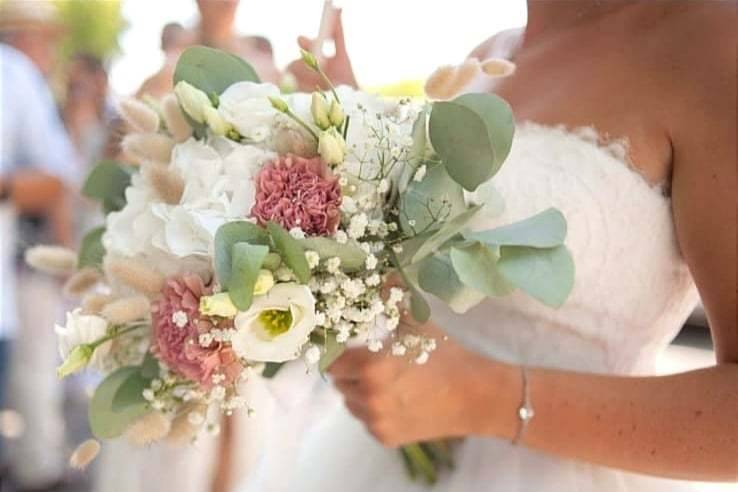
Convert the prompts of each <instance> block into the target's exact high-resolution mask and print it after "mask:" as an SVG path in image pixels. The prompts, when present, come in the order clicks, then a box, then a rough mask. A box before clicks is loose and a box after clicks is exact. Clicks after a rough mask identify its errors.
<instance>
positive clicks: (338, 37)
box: [333, 9, 346, 57]
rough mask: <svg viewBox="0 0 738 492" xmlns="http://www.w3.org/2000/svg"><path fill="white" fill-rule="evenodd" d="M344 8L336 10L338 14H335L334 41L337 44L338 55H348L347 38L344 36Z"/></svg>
mask: <svg viewBox="0 0 738 492" xmlns="http://www.w3.org/2000/svg"><path fill="white" fill-rule="evenodd" d="M342 15H343V10H340V9H339V10H338V11H336V15H334V16H333V42H334V43H335V44H336V57H339V56H341V57H345V56H346V40H345V39H344V37H343V21H342V20H341V16H342Z"/></svg>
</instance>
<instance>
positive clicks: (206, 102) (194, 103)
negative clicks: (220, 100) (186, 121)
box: [174, 80, 213, 123]
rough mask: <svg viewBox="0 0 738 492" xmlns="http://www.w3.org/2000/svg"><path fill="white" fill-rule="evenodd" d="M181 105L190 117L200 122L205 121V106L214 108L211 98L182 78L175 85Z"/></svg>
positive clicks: (175, 92)
mask: <svg viewBox="0 0 738 492" xmlns="http://www.w3.org/2000/svg"><path fill="white" fill-rule="evenodd" d="M174 94H175V95H176V96H177V100H178V101H179V105H180V106H182V109H183V110H184V112H185V113H187V114H188V115H189V116H190V118H192V119H193V120H195V121H196V122H198V123H204V122H205V112H204V111H205V108H212V107H213V104H212V103H211V102H210V98H209V97H208V96H207V94H205V93H204V92H203V91H201V90H200V89H198V88H197V87H195V86H193V85H191V84H189V83H187V82H185V81H184V80H181V81H179V82H177V85H176V86H174Z"/></svg>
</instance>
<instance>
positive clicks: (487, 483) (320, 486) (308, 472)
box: [240, 123, 734, 492]
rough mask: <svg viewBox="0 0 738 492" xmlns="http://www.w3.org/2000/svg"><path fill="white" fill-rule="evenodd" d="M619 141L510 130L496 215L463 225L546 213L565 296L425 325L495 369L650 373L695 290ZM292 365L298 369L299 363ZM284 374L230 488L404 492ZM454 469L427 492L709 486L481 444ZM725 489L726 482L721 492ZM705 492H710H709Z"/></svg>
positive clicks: (308, 387)
mask: <svg viewBox="0 0 738 492" xmlns="http://www.w3.org/2000/svg"><path fill="white" fill-rule="evenodd" d="M626 150H627V149H626V147H625V145H624V144H623V143H622V142H612V143H607V142H601V141H599V139H598V135H597V133H596V132H595V131H594V130H592V129H580V130H566V129H563V128H554V127H549V126H542V125H538V124H535V123H523V124H521V125H520V126H519V128H518V130H517V134H516V136H515V139H514V142H513V148H512V151H511V155H510V157H509V160H508V161H507V162H506V163H505V165H504V166H503V168H502V170H501V171H500V172H499V173H498V175H497V176H496V177H495V178H494V180H493V181H494V183H495V186H496V188H497V189H498V191H499V192H500V193H501V194H502V195H503V197H504V198H505V202H506V208H505V211H504V212H503V213H502V215H501V216H498V217H495V218H492V217H482V219H480V220H479V221H478V223H476V224H475V225H474V227H475V228H489V227H494V226H497V225H501V224H505V223H508V222H512V221H515V220H519V219H523V218H525V217H528V216H531V215H533V214H535V213H537V212H540V211H542V210H544V209H546V208H548V207H550V206H554V207H558V208H559V209H560V210H561V211H562V212H563V213H564V215H565V216H566V218H567V221H568V226H569V233H568V237H567V246H568V247H569V248H570V250H571V252H572V254H573V256H574V260H575V263H576V268H577V273H576V283H575V287H574V290H573V292H572V294H571V297H570V298H569V300H568V301H567V302H566V304H565V305H564V306H563V307H561V308H560V309H558V310H555V309H551V308H548V307H545V306H543V305H541V304H539V303H538V302H536V301H535V300H532V299H531V298H529V297H527V296H525V295H523V294H518V293H516V294H514V295H512V296H510V297H507V298H502V299H494V300H487V301H485V302H483V303H482V304H481V305H479V306H478V307H476V308H474V309H473V310H471V311H470V312H468V313H467V314H465V315H456V314H453V313H451V312H450V311H449V310H448V309H447V308H445V307H444V306H443V305H442V304H441V303H440V302H435V303H433V318H434V320H435V321H436V322H437V323H438V324H439V325H440V326H442V327H444V328H445V329H446V330H447V332H448V333H449V334H450V335H451V336H453V337H455V338H457V339H458V340H461V341H462V342H464V343H465V344H466V345H468V347H469V348H471V349H474V350H479V351H481V352H482V353H484V354H487V355H489V356H491V357H495V358H498V359H501V360H507V361H514V362H519V363H524V364H529V365H536V366H545V367H554V368H562V369H569V370H575V371H587V372H596V373H607V374H630V375H635V374H653V373H655V371H654V365H655V362H656V361H657V359H658V358H659V356H660V354H661V353H662V352H663V350H664V349H665V348H666V346H667V345H668V344H669V342H670V341H671V340H672V339H673V337H674V336H675V335H676V333H677V332H678V330H679V329H680V327H681V325H682V323H683V322H684V320H685V319H686V318H687V316H688V315H689V313H690V312H691V310H692V308H693V307H694V305H695V303H696V302H697V292H696V289H695V287H694V284H693V282H692V280H691V277H690V274H689V272H688V270H687V267H686V265H685V264H684V262H683V260H682V259H681V257H680V255H679V251H678V249H677V243H676V240H675V233H674V225H673V220H672V215H671V207H670V201H669V199H668V198H667V197H666V196H664V194H663V193H662V189H661V188H659V187H652V186H650V185H649V184H648V183H647V182H646V181H645V179H644V178H643V177H642V176H641V175H639V174H638V173H637V172H635V171H633V170H632V169H631V168H630V167H629V163H628V160H627V152H626ZM298 366H299V364H298ZM301 372H304V369H302V368H299V369H298V368H293V370H290V371H286V372H285V374H283V375H281V376H280V375H278V376H277V378H276V380H274V381H272V382H269V383H265V385H266V386H267V387H268V388H270V390H271V392H272V396H271V401H261V402H253V406H254V407H255V410H256V412H257V413H259V412H261V411H262V410H263V411H264V414H262V416H261V417H260V419H262V422H271V423H272V424H271V426H262V427H261V428H262V431H263V434H262V435H261V437H259V436H258V435H256V434H254V435H252V436H251V437H252V439H259V438H260V439H262V441H261V444H260V446H261V447H262V459H261V461H260V462H259V463H258V464H257V466H256V467H255V469H254V471H253V472H252V473H251V474H250V476H249V477H248V480H247V481H246V482H245V483H244V485H243V487H242V488H241V489H240V490H241V492H256V491H259V492H265V491H288V490H289V491H292V490H295V491H297V490H299V491H301V492H312V491H315V492H318V491H319V492H333V491H336V492H338V491H343V490H351V491H358V492H361V491H367V492H369V491H372V492H374V491H412V490H418V491H423V490H427V489H426V488H425V487H424V486H421V485H412V484H411V483H410V482H409V480H408V478H407V477H406V475H405V471H404V469H403V466H402V464H401V461H400V459H399V455H397V453H395V452H392V451H390V450H387V449H385V448H383V447H382V446H381V445H379V444H378V443H377V442H376V441H374V440H373V439H372V437H371V436H370V435H369V434H368V433H367V432H366V431H365V430H364V428H363V427H362V425H361V424H360V423H359V422H358V421H356V420H354V419H353V418H352V417H351V416H350V415H349V414H348V413H347V411H346V410H345V409H344V407H343V405H342V403H341V399H340V397H339V395H338V394H337V393H336V392H335V390H333V389H332V388H331V387H330V385H329V384H328V383H323V382H322V381H320V379H319V378H318V377H317V376H315V375H305V376H302V375H301ZM456 463H457V466H456V470H455V471H454V472H452V473H449V474H446V475H444V476H443V478H442V480H441V482H440V483H439V484H438V485H437V486H436V487H434V488H433V490H438V491H444V492H446V491H452V492H467V491H472V490H473V491H495V492H497V491H499V492H503V491H504V492H517V491H520V492H524V491H525V492H528V491H536V492H642V491H649V492H654V491H655V492H667V491H669V492H672V491H685V490H687V491H692V490H708V488H707V487H705V488H703V486H701V485H698V484H692V483H687V482H677V481H672V480H665V479H660V478H653V477H647V476H641V475H637V474H632V473H625V472H621V471H619V470H614V469H609V468H604V467H600V466H594V465H589V464H586V463H577V462H573V461H568V460H562V459H559V458H557V457H555V456H551V455H546V454H542V453H539V452H536V451H533V450H530V449H527V448H525V447H522V446H521V447H516V446H512V445H510V444H509V443H507V442H505V441H502V440H497V439H490V438H476V437H472V438H468V439H466V440H465V441H464V442H463V443H462V444H461V445H460V446H459V447H458V448H457V449H456ZM727 487H728V489H729V490H734V486H727ZM709 490H713V488H712V487H709Z"/></svg>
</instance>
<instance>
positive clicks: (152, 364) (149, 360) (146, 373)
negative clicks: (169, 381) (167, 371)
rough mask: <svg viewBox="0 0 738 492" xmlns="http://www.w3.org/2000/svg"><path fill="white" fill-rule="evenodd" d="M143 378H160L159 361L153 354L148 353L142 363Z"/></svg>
mask: <svg viewBox="0 0 738 492" xmlns="http://www.w3.org/2000/svg"><path fill="white" fill-rule="evenodd" d="M141 376H143V377H145V378H147V379H154V378H157V377H159V361H158V360H157V359H156V357H154V354H152V353H151V352H146V356H145V357H144V360H143V362H142V363H141Z"/></svg>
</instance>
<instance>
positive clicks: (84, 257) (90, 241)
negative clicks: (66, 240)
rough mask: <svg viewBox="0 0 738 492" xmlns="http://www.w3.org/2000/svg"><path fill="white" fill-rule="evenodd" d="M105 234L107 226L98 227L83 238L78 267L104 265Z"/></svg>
mask: <svg viewBox="0 0 738 492" xmlns="http://www.w3.org/2000/svg"><path fill="white" fill-rule="evenodd" d="M103 234H105V227H96V228H94V229H92V230H91V231H89V232H88V233H87V234H85V237H83V238H82V243H81V244H80V247H79V254H78V258H77V266H78V268H84V267H93V268H101V267H102V262H103V257H104V256H105V247H104V246H103V243H102V237H103Z"/></svg>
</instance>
